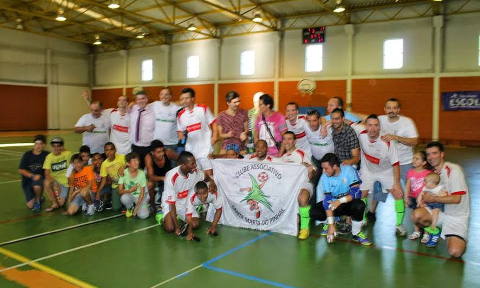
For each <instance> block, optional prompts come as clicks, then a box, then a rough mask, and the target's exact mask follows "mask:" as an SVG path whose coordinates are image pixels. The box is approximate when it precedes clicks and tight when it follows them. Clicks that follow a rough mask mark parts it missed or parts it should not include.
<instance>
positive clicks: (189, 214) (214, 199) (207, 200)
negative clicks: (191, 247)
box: [182, 181, 222, 240]
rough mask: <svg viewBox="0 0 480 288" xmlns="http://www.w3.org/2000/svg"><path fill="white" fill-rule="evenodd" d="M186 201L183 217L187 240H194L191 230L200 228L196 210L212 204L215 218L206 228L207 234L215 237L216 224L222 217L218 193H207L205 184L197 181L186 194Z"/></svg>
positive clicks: (220, 200)
mask: <svg viewBox="0 0 480 288" xmlns="http://www.w3.org/2000/svg"><path fill="white" fill-rule="evenodd" d="M187 199H188V200H187V210H186V215H185V219H186V222H187V224H186V225H187V226H186V230H187V240H193V239H194V237H195V235H194V234H193V232H192V230H193V229H197V228H198V227H199V226H200V217H199V215H198V210H197V208H198V207H199V206H201V205H205V204H207V205H208V204H212V205H213V207H214V208H215V216H213V222H212V225H211V226H210V228H208V230H207V234H212V235H217V224H218V221H219V220H220V217H221V216H222V199H220V197H218V193H217V192H216V191H215V192H212V193H209V192H208V186H207V183H205V182H204V181H198V182H197V184H195V189H194V191H191V192H190V193H189V194H188V197H187ZM182 230H183V229H182Z"/></svg>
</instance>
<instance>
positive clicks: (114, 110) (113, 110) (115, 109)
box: [110, 108, 118, 114]
mask: <svg viewBox="0 0 480 288" xmlns="http://www.w3.org/2000/svg"><path fill="white" fill-rule="evenodd" d="M117 111H118V109H117V108H113V109H112V111H110V114H112V113H113V112H117Z"/></svg>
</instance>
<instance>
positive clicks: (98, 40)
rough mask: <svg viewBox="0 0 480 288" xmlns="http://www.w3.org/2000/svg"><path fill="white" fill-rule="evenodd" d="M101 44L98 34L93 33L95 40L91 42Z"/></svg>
mask: <svg viewBox="0 0 480 288" xmlns="http://www.w3.org/2000/svg"><path fill="white" fill-rule="evenodd" d="M100 44H102V40H100V36H98V35H95V42H93V45H100Z"/></svg>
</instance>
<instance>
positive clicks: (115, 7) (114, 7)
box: [108, 1, 120, 9]
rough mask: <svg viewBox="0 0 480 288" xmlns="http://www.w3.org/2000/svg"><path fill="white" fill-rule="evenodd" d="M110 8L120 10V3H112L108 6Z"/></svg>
mask: <svg viewBox="0 0 480 288" xmlns="http://www.w3.org/2000/svg"><path fill="white" fill-rule="evenodd" d="M108 8H110V9H118V8H120V4H118V1H112V2H110V4H108Z"/></svg>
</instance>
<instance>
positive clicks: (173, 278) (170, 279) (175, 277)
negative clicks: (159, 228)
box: [0, 264, 203, 288]
mask: <svg viewBox="0 0 480 288" xmlns="http://www.w3.org/2000/svg"><path fill="white" fill-rule="evenodd" d="M202 266H203V264H200V265H198V266H196V267H193V268H192V269H190V270H187V271H185V272H182V273H180V274H178V275H177V276H173V277H172V278H169V279H167V280H165V281H163V282H160V283H158V284H157V285H155V286H152V287H150V288H156V287H159V286H162V285H163V284H166V283H168V282H170V281H173V280H175V279H178V278H180V277H183V276H184V275H186V274H188V273H190V272H192V271H194V270H197V269H198V268H202ZM0 272H2V271H1V270H0Z"/></svg>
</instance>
